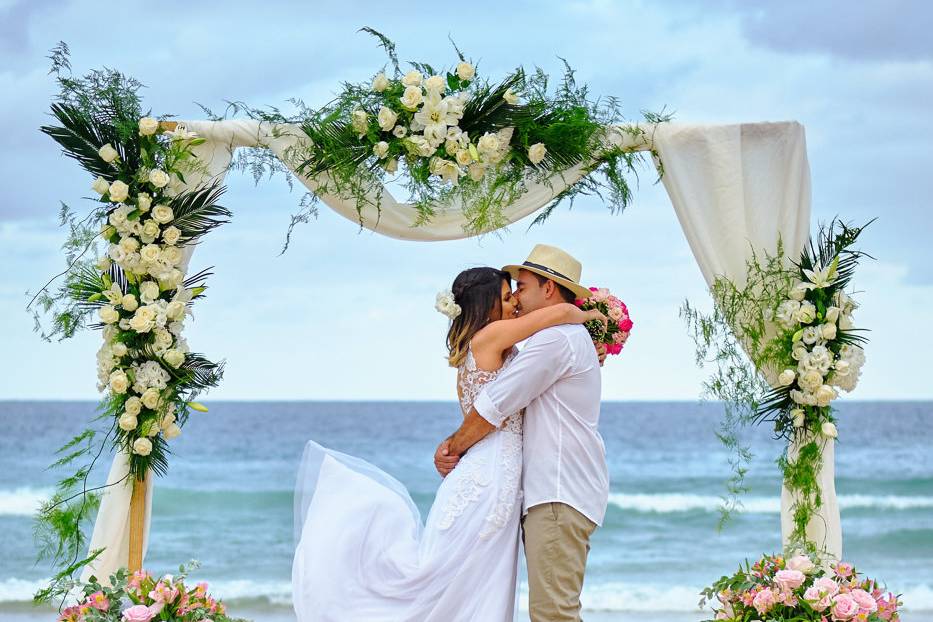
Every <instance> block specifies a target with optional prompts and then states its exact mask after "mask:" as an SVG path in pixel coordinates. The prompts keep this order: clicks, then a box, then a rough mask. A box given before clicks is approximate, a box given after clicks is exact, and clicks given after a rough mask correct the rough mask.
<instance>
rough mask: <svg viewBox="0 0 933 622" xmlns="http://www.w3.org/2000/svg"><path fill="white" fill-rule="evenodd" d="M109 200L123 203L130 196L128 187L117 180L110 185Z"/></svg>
mask: <svg viewBox="0 0 933 622" xmlns="http://www.w3.org/2000/svg"><path fill="white" fill-rule="evenodd" d="M109 193H110V200H111V201H114V202H115V203H123V202H124V201H126V198H127V197H128V196H130V187H129V186H127V185H126V184H125V183H123V182H122V181H120V180H119V179H118V180H116V181H115V182H113V183H112V184H110V189H109Z"/></svg>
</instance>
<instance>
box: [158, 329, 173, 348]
mask: <svg viewBox="0 0 933 622" xmlns="http://www.w3.org/2000/svg"><path fill="white" fill-rule="evenodd" d="M173 341H174V339H173V338H172V333H170V332H168V331H167V330H165V329H164V328H159V329H156V331H155V347H156V349H159V350H162V351H163V352H165V351H167V350H168V349H169V348H171V347H172V342H173Z"/></svg>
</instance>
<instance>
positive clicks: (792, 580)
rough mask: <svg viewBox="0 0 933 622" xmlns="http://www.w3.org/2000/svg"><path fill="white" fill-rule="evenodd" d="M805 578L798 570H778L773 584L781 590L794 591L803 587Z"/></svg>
mask: <svg viewBox="0 0 933 622" xmlns="http://www.w3.org/2000/svg"><path fill="white" fill-rule="evenodd" d="M806 579H807V576H806V575H805V574H803V573H802V572H800V571H799V570H778V571H777V574H775V575H774V582H775V583H776V584H777V586H778V587H779V588H781V589H782V590H787V591H790V590H796V589H797V588H798V587H800V586H801V585H803V582H804V581H806Z"/></svg>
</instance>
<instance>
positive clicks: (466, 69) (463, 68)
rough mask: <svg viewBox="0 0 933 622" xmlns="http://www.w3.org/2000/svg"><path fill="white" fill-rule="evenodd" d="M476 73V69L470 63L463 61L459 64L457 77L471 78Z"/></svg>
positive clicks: (462, 78)
mask: <svg viewBox="0 0 933 622" xmlns="http://www.w3.org/2000/svg"><path fill="white" fill-rule="evenodd" d="M474 75H476V70H475V69H474V68H473V65H471V64H470V63H466V62H461V63H458V64H457V77H458V78H460V79H461V80H469V79H471V78H472V77H473V76H474Z"/></svg>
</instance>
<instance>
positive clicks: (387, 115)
mask: <svg viewBox="0 0 933 622" xmlns="http://www.w3.org/2000/svg"><path fill="white" fill-rule="evenodd" d="M376 120H377V121H379V127H380V129H382V131H383V132H389V131H391V130H392V128H393V127H395V122H396V121H397V120H398V115H397V114H396V113H395V111H394V110H392V109H391V108H389V107H387V106H383V107H382V108H380V109H379V114H378V115H377V116H376Z"/></svg>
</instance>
